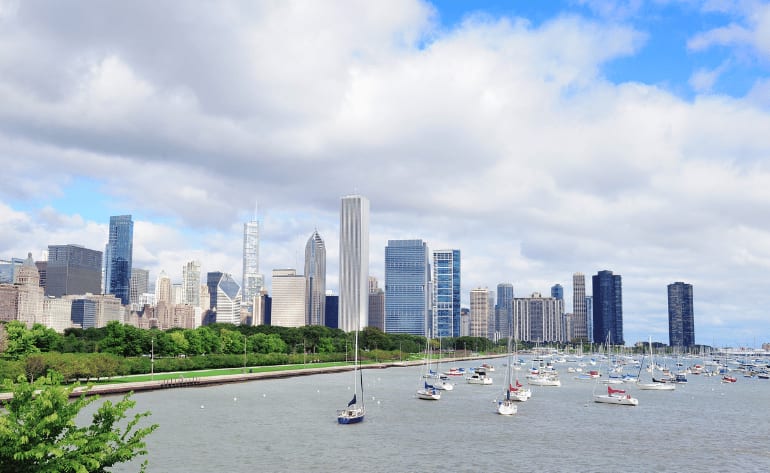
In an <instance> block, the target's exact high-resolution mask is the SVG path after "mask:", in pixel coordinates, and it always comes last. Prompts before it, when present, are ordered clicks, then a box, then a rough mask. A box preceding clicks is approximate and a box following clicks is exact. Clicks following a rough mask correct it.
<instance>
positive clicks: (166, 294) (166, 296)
mask: <svg viewBox="0 0 770 473" xmlns="http://www.w3.org/2000/svg"><path fill="white" fill-rule="evenodd" d="M155 303H156V304H160V303H166V304H167V305H170V304H172V303H173V299H172V297H171V278H170V277H168V274H166V272H165V271H164V270H161V271H160V274H159V275H158V279H157V280H156V281H155Z"/></svg>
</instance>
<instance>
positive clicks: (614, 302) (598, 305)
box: [592, 270, 625, 345]
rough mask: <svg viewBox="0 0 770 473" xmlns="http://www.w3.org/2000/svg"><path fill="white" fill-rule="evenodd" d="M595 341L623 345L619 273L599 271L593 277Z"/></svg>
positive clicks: (621, 291) (621, 294) (621, 295)
mask: <svg viewBox="0 0 770 473" xmlns="http://www.w3.org/2000/svg"><path fill="white" fill-rule="evenodd" d="M592 282H593V299H594V301H593V304H594V313H593V315H594V317H593V318H594V342H596V343H606V342H607V336H608V335H609V341H610V343H611V344H612V345H623V344H625V341H624V340H623V288H622V283H621V278H620V275H619V274H612V271H607V270H605V271H599V272H598V273H597V274H596V275H594V276H593V278H592Z"/></svg>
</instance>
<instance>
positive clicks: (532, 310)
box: [513, 292, 565, 342]
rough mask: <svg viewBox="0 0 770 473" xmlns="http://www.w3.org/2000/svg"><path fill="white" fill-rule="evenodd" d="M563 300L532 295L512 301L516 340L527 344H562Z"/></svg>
mask: <svg viewBox="0 0 770 473" xmlns="http://www.w3.org/2000/svg"><path fill="white" fill-rule="evenodd" d="M563 314H564V300H563V299H558V298H556V297H542V296H541V295H540V293H537V292H535V293H533V294H532V296H530V297H521V298H514V299H513V319H514V320H515V321H516V323H517V327H516V331H517V332H518V338H519V339H520V340H523V341H527V342H563V341H565V340H564V335H565V330H564V317H563V316H562V315H563Z"/></svg>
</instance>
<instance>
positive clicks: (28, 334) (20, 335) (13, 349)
mask: <svg viewBox="0 0 770 473" xmlns="http://www.w3.org/2000/svg"><path fill="white" fill-rule="evenodd" d="M5 331H6V334H7V337H8V340H7V346H6V348H5V352H4V353H3V355H5V356H6V357H8V358H11V359H14V360H18V359H20V358H23V357H24V356H26V355H29V354H32V353H40V349H39V348H38V347H37V346H35V336H34V334H33V333H32V331H30V330H27V326H26V325H24V322H19V321H18V320H12V321H10V322H8V323H7V324H5Z"/></svg>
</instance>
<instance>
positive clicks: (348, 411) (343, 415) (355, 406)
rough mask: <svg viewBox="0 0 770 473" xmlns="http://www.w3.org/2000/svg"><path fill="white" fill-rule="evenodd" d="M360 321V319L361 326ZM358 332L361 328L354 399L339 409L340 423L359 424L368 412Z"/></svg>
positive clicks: (354, 369) (355, 370)
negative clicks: (359, 360)
mask: <svg viewBox="0 0 770 473" xmlns="http://www.w3.org/2000/svg"><path fill="white" fill-rule="evenodd" d="M360 323H361V322H360V320H359V326H360ZM359 328H360V327H359ZM358 332H359V330H356V344H355V345H356V351H355V355H354V357H353V360H354V361H353V399H351V400H350V402H348V405H347V407H346V408H345V409H339V410H337V423H339V424H358V423H359V422H363V420H364V415H365V414H366V407H365V406H364V375H363V372H362V371H361V369H360V366H359V365H358ZM359 387H360V389H361V402H360V403H359V402H358V399H357V395H358V389H359Z"/></svg>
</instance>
